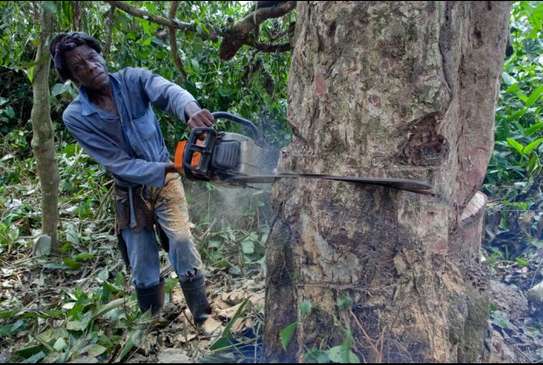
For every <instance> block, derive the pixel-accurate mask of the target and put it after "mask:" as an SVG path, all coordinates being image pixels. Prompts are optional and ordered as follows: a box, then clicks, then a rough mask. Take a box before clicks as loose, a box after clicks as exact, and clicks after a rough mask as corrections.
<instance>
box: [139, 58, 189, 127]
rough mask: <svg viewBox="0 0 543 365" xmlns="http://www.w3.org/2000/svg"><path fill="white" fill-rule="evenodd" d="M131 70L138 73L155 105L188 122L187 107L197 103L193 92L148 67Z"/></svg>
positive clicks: (144, 88)
mask: <svg viewBox="0 0 543 365" xmlns="http://www.w3.org/2000/svg"><path fill="white" fill-rule="evenodd" d="M131 72H134V73H136V75H135V76H136V77H137V78H138V79H139V82H140V85H141V87H142V88H143V90H145V93H146V95H147V97H148V98H149V101H150V102H151V103H152V104H153V105H154V106H156V107H158V108H160V109H162V110H163V111H165V112H168V113H171V114H174V115H175V116H177V118H179V119H181V120H182V121H183V122H186V120H185V107H186V106H187V104H189V103H191V102H196V103H197V101H196V99H195V98H194V97H193V96H192V94H191V93H189V92H188V91H187V90H185V89H183V88H182V87H181V86H179V85H177V84H174V83H173V82H171V81H168V80H166V79H165V78H164V77H162V76H159V75H157V74H154V73H152V72H151V71H149V70H147V69H144V68H133V69H132V70H131Z"/></svg>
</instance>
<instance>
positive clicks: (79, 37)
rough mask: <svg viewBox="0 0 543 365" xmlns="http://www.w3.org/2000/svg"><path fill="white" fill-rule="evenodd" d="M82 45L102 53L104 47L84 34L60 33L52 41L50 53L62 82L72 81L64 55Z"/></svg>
mask: <svg viewBox="0 0 543 365" xmlns="http://www.w3.org/2000/svg"><path fill="white" fill-rule="evenodd" d="M82 45H87V46H89V47H90V48H92V49H94V50H95V51H96V52H98V53H102V47H100V44H99V43H98V41H97V40H96V38H93V37H91V36H90V35H88V34H87V33H83V32H70V33H60V34H57V35H56V36H55V38H53V40H52V41H51V45H50V46H49V51H50V52H51V57H52V58H53V63H54V64H55V69H56V70H57V73H58V75H59V77H60V79H61V80H62V81H66V80H68V79H72V75H71V73H70V70H69V69H68V66H67V65H66V62H65V61H64V54H65V53H66V52H68V51H71V50H72V49H74V48H76V47H79V46H82Z"/></svg>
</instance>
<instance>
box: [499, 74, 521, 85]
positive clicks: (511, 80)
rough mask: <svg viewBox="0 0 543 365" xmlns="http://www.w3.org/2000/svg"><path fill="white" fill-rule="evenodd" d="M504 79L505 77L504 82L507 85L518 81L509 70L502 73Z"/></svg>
mask: <svg viewBox="0 0 543 365" xmlns="http://www.w3.org/2000/svg"><path fill="white" fill-rule="evenodd" d="M502 79H503V82H504V84H506V85H512V84H515V83H516V82H517V80H515V78H514V77H512V76H511V75H509V74H508V73H507V72H503V73H502Z"/></svg>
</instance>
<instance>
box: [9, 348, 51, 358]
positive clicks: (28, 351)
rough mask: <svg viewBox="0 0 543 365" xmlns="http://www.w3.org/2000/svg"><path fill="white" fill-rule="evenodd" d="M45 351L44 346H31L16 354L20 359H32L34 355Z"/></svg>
mask: <svg viewBox="0 0 543 365" xmlns="http://www.w3.org/2000/svg"><path fill="white" fill-rule="evenodd" d="M43 350H45V346H43V345H41V344H40V345H30V346H27V347H24V348H22V349H20V350H17V351H16V352H15V354H16V355H17V356H20V357H23V358H25V359H26V358H29V357H31V356H32V355H35V354H37V353H39V352H40V351H43Z"/></svg>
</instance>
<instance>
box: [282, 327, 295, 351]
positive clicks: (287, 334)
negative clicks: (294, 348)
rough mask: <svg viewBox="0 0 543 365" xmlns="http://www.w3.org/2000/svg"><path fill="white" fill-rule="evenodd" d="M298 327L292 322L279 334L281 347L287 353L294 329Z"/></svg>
mask: <svg viewBox="0 0 543 365" xmlns="http://www.w3.org/2000/svg"><path fill="white" fill-rule="evenodd" d="M297 326H298V321H294V322H292V323H291V324H289V325H288V326H286V327H285V328H283V329H282V330H281V331H280V332H279V340H280V341H281V346H283V349H284V350H285V351H287V347H288V344H289V343H290V340H291V339H292V336H293V335H294V332H296V327H297Z"/></svg>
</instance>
